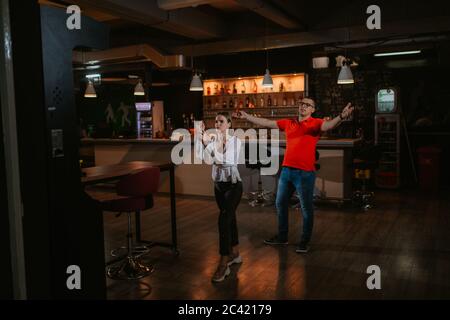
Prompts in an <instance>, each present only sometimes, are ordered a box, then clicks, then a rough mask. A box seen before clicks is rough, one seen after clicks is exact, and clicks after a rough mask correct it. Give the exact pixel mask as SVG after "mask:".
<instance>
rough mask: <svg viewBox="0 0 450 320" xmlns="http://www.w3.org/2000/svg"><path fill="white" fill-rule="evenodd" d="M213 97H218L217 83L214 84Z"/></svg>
mask: <svg viewBox="0 0 450 320" xmlns="http://www.w3.org/2000/svg"><path fill="white" fill-rule="evenodd" d="M214 95H216V96H217V95H219V85H218V84H217V83H215V84H214Z"/></svg>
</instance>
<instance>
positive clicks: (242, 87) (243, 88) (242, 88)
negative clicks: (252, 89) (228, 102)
mask: <svg viewBox="0 0 450 320" xmlns="http://www.w3.org/2000/svg"><path fill="white" fill-rule="evenodd" d="M241 93H245V82H242V84H241Z"/></svg>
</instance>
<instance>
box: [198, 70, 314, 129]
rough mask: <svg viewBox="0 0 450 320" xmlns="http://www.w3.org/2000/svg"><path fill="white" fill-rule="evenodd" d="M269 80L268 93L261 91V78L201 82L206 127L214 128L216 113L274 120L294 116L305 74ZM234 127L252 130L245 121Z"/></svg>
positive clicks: (304, 88)
mask: <svg viewBox="0 0 450 320" xmlns="http://www.w3.org/2000/svg"><path fill="white" fill-rule="evenodd" d="M272 79H273V84H274V85H273V88H270V89H267V88H262V86H261V85H262V80H263V76H256V77H239V78H222V79H208V80H204V81H203V86H204V89H205V90H204V91H203V92H204V96H203V116H204V121H205V124H206V126H207V127H211V126H214V118H215V116H216V114H217V113H218V112H224V111H228V112H233V111H236V110H239V109H242V110H244V111H245V112H247V113H249V114H251V115H255V116H259V117H264V118H273V119H274V120H276V119H281V118H286V117H293V116H296V115H297V114H298V101H299V100H300V99H302V98H303V97H304V96H306V95H307V92H308V84H307V79H308V77H307V74H305V73H295V74H281V75H272ZM208 88H209V90H208ZM211 88H230V89H229V90H220V89H219V90H211ZM235 125H236V127H239V128H244V129H245V128H255V126H254V125H253V124H251V123H249V122H247V121H245V120H243V121H242V120H238V119H236V120H235Z"/></svg>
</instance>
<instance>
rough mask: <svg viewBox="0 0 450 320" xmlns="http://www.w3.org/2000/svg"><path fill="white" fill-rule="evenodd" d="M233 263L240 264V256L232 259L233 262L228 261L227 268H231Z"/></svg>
mask: <svg viewBox="0 0 450 320" xmlns="http://www.w3.org/2000/svg"><path fill="white" fill-rule="evenodd" d="M235 263H242V257H241V256H240V255H239V256H237V257H236V258H234V259H233V260H231V261H229V262H228V266H231V265H233V264H235Z"/></svg>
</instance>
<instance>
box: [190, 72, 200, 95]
mask: <svg viewBox="0 0 450 320" xmlns="http://www.w3.org/2000/svg"><path fill="white" fill-rule="evenodd" d="M189 90H190V91H203V83H202V79H200V76H199V75H198V74H194V76H193V77H192V80H191V86H190V87H189Z"/></svg>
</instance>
